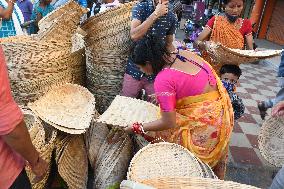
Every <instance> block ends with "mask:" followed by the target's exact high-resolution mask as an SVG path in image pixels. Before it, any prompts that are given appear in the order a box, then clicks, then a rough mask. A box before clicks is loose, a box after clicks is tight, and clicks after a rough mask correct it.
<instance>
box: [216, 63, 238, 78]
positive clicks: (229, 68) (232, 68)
mask: <svg viewBox="0 0 284 189" xmlns="http://www.w3.org/2000/svg"><path fill="white" fill-rule="evenodd" d="M225 73H231V74H234V75H235V76H237V77H238V78H239V77H240V76H241V75H242V70H241V68H240V67H239V66H237V65H232V64H225V65H223V66H222V67H221V69H220V74H221V75H222V74H225Z"/></svg>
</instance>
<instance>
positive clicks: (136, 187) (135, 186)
mask: <svg viewBox="0 0 284 189" xmlns="http://www.w3.org/2000/svg"><path fill="white" fill-rule="evenodd" d="M120 189H156V188H154V187H152V186H149V185H145V184H142V183H139V182H134V181H131V180H124V181H122V182H121V183H120Z"/></svg>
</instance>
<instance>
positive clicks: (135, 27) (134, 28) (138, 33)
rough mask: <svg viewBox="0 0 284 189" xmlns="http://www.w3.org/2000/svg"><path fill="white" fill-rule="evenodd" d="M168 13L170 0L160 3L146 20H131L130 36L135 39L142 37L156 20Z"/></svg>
mask: <svg viewBox="0 0 284 189" xmlns="http://www.w3.org/2000/svg"><path fill="white" fill-rule="evenodd" d="M167 13H168V1H165V2H163V3H159V4H158V5H157V7H156V9H155V11H154V12H153V13H152V14H151V15H150V16H149V17H148V18H147V19H146V20H145V21H144V22H141V20H138V19H133V20H132V21H131V29H130V37H131V39H132V40H133V41H138V40H140V39H142V38H143V37H144V36H145V35H146V33H147V31H148V30H149V29H150V28H151V26H152V25H153V24H154V23H155V22H156V20H157V19H158V18H159V17H161V16H164V15H165V14H167Z"/></svg>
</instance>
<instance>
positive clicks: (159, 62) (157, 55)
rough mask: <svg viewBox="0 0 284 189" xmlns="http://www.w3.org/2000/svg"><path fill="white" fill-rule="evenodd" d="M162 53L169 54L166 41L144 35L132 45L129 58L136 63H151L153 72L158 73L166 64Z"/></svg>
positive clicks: (143, 64)
mask: <svg viewBox="0 0 284 189" xmlns="http://www.w3.org/2000/svg"><path fill="white" fill-rule="evenodd" d="M164 55H170V53H169V52H168V51H167V48H166V43H165V42H164V41H163V40H162V39H160V38H155V37H146V38H144V39H142V40H140V41H139V42H137V44H136V45H135V46H134V48H133V49H132V53H131V55H130V59H131V60H132V61H133V62H134V63H135V64H137V65H141V66H145V65H146V63H149V64H151V66H152V68H153V72H154V74H158V73H159V72H160V71H161V70H162V69H163V67H164V66H165V65H166V64H168V62H167V61H166V60H165V56H164Z"/></svg>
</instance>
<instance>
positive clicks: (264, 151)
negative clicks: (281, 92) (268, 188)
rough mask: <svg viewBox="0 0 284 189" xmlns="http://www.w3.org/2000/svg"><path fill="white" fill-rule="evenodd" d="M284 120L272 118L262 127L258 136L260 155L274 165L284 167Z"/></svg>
mask: <svg viewBox="0 0 284 189" xmlns="http://www.w3.org/2000/svg"><path fill="white" fill-rule="evenodd" d="M283 125H284V118H283V117H270V118H268V119H267V120H266V121H265V122H264V123H263V125H262V127H261V129H260V134H259V136H258V144H259V150H260V154H261V155H262V156H263V157H264V158H265V159H266V160H267V161H268V162H269V163H271V164H272V165H275V166H276V167H282V166H283V165H284V127H283Z"/></svg>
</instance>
